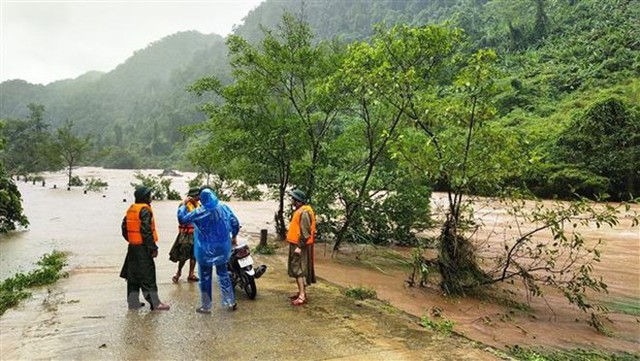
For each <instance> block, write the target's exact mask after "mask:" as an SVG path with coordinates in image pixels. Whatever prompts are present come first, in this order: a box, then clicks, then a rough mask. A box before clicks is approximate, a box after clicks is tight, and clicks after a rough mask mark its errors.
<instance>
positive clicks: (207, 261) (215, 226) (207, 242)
mask: <svg viewBox="0 0 640 361" xmlns="http://www.w3.org/2000/svg"><path fill="white" fill-rule="evenodd" d="M200 203H201V204H202V206H201V207H198V208H196V209H194V210H193V211H191V212H189V211H188V210H187V207H186V206H184V205H181V206H180V207H179V208H178V221H179V222H180V224H187V223H192V224H193V225H194V226H195V232H194V236H195V237H194V254H195V257H196V260H197V261H198V263H200V264H202V265H206V266H220V265H223V264H226V263H227V261H228V260H229V257H230V256H231V236H232V235H233V236H236V235H237V234H238V231H239V230H240V223H239V222H238V218H236V216H235V214H233V212H232V211H231V209H230V208H229V207H228V206H227V205H225V204H221V203H220V201H219V200H218V197H217V196H216V195H215V193H214V192H213V191H212V190H210V189H203V190H202V192H200Z"/></svg>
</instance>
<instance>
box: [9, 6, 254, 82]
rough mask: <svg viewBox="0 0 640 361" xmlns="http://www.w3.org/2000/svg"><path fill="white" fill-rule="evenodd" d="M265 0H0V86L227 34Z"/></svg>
mask: <svg viewBox="0 0 640 361" xmlns="http://www.w3.org/2000/svg"><path fill="white" fill-rule="evenodd" d="M262 1H263V0H199V1H197V0H164V1H163V0H153V1H144V0H127V1H120V0H89V1H80V0H67V1H61V0H49V1H46V0H0V26H1V28H0V82H2V81H5V80H10V79H23V80H26V81H28V82H30V83H34V84H35V83H40V84H48V83H50V82H52V81H55V80H61V79H69V78H76V77H78V76H80V75H82V74H84V73H86V72H87V71H91V70H98V71H102V72H108V71H111V70H113V69H114V68H115V67H116V66H117V65H118V64H121V63H123V62H124V61H125V60H126V59H127V58H129V57H130V56H131V55H133V52H134V51H136V50H140V49H143V48H145V47H146V46H147V45H148V44H149V43H151V42H154V41H157V40H160V39H161V38H163V37H165V36H167V35H171V34H174V33H176V32H178V31H185V30H197V31H199V32H201V33H204V34H211V33H216V34H219V35H222V36H226V35H228V34H229V33H230V32H231V30H232V28H233V25H237V24H240V23H241V22H242V19H243V18H244V17H245V16H246V15H247V13H248V12H249V11H250V10H251V9H254V8H255V7H256V6H257V5H258V4H259V3H260V2H262Z"/></svg>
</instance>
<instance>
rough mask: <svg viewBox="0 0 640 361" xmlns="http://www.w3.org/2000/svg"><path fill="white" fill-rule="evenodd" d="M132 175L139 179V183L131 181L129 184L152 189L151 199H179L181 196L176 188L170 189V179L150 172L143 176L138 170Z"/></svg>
mask: <svg viewBox="0 0 640 361" xmlns="http://www.w3.org/2000/svg"><path fill="white" fill-rule="evenodd" d="M133 176H134V177H135V178H136V179H138V180H139V181H140V183H131V186H133V187H134V188H137V187H139V186H145V187H149V188H151V190H152V196H153V199H157V200H164V199H169V200H180V199H182V197H181V196H180V193H179V192H178V191H176V190H173V189H171V179H168V178H160V177H156V176H153V175H151V174H149V175H147V176H145V175H144V174H142V173H141V172H140V171H135V172H134V174H133Z"/></svg>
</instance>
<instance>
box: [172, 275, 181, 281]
mask: <svg viewBox="0 0 640 361" xmlns="http://www.w3.org/2000/svg"><path fill="white" fill-rule="evenodd" d="M179 279H180V275H179V274H176V275H175V276H173V277H171V281H173V283H178V280H179Z"/></svg>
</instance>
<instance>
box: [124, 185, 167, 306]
mask: <svg viewBox="0 0 640 361" xmlns="http://www.w3.org/2000/svg"><path fill="white" fill-rule="evenodd" d="M134 196H135V198H136V200H135V203H134V204H132V205H131V206H130V207H129V209H128V210H127V214H126V215H125V217H124V219H123V220H122V236H123V237H124V239H125V240H127V242H128V243H129V248H128V249H127V256H126V258H125V260H124V264H123V265H122V270H121V271H120V277H122V278H124V279H126V280H127V304H128V305H129V309H130V310H137V309H139V308H140V307H142V306H144V303H140V290H142V295H143V296H144V298H145V300H147V302H149V305H150V306H151V310H152V311H155V310H158V311H164V310H168V309H169V305H166V304H164V303H162V302H160V298H159V297H158V285H157V284H156V264H155V262H154V260H153V259H154V258H156V257H157V256H158V246H157V245H156V243H158V233H157V232H156V224H155V221H154V219H153V211H152V210H151V188H148V187H145V186H141V187H138V188H136V191H135V193H134Z"/></svg>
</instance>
